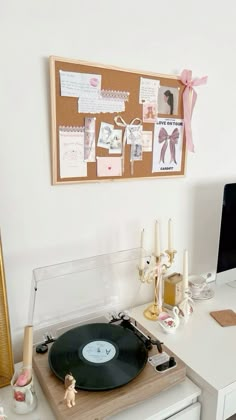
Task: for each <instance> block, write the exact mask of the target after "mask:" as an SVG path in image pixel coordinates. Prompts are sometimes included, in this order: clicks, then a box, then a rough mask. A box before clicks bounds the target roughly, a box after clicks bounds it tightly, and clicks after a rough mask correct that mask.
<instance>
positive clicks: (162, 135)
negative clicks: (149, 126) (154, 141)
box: [158, 127, 179, 163]
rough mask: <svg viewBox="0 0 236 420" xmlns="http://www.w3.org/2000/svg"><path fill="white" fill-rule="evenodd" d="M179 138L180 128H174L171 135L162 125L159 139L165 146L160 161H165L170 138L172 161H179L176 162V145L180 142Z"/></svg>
mask: <svg viewBox="0 0 236 420" xmlns="http://www.w3.org/2000/svg"><path fill="white" fill-rule="evenodd" d="M178 138H179V130H178V128H175V129H174V130H173V132H172V133H171V135H169V134H168V133H167V131H166V129H165V128H164V127H162V128H161V129H160V131H159V135H158V141H159V143H163V142H165V143H164V144H163V146H162V148H161V153H160V162H163V163H165V153H166V149H167V147H168V139H169V140H170V161H171V162H174V163H177V162H176V157H175V145H176V143H178Z"/></svg>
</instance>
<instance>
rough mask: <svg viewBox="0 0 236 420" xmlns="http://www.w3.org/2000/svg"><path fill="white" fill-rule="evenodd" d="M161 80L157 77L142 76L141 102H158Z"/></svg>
mask: <svg viewBox="0 0 236 420" xmlns="http://www.w3.org/2000/svg"><path fill="white" fill-rule="evenodd" d="M159 85H160V81H159V80H155V79H147V78H145V77H141V78H140V88H139V103H140V104H142V103H144V102H154V103H157V98H158V89H159Z"/></svg>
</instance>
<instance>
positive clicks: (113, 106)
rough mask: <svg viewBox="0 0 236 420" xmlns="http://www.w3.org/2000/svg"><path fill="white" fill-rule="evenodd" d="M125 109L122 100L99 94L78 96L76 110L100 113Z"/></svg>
mask: <svg viewBox="0 0 236 420" xmlns="http://www.w3.org/2000/svg"><path fill="white" fill-rule="evenodd" d="M124 110H125V102H124V101H122V100H118V99H116V100H114V99H109V98H102V97H101V96H98V97H94V96H90V97H89V96H87V97H81V98H79V102H78V112H83V113H90V114H100V113H102V112H103V113H114V112H123V111H124Z"/></svg>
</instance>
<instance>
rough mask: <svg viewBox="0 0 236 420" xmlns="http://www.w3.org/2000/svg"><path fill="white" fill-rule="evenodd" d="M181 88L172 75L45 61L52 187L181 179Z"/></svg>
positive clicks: (183, 148) (183, 149)
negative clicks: (47, 65)
mask: <svg viewBox="0 0 236 420" xmlns="http://www.w3.org/2000/svg"><path fill="white" fill-rule="evenodd" d="M184 87H185V86H184V85H183V84H182V83H181V81H180V80H179V77H178V76H174V75H170V76H168V75H161V74H156V73H151V72H144V71H142V72H140V71H137V70H130V69H122V68H118V67H113V66H106V65H102V64H96V63H88V62H84V61H78V60H70V59H65V58H60V57H53V56H52V57H50V90H51V149H52V184H54V185H55V184H61V183H78V182H99V181H110V180H131V179H142V178H157V177H167V176H183V175H184V172H185V155H186V141H185V135H184V127H183V100H182V96H183V90H184ZM169 94H170V95H172V102H171V101H170V99H171V98H170V97H169V96H168V95H169ZM89 124H90V125H89ZM106 129H108V131H107V132H108V135H107V134H106V137H105V134H104V133H105V132H106ZM86 136H87V137H86ZM85 138H86V139H87V140H85ZM107 138H108V140H107ZM86 147H87V149H86Z"/></svg>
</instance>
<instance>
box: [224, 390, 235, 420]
mask: <svg viewBox="0 0 236 420" xmlns="http://www.w3.org/2000/svg"><path fill="white" fill-rule="evenodd" d="M235 413H236V389H235V390H234V391H232V392H230V393H229V394H227V395H226V396H225V404H224V419H227V418H228V417H230V416H232V415H233V414H235Z"/></svg>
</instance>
